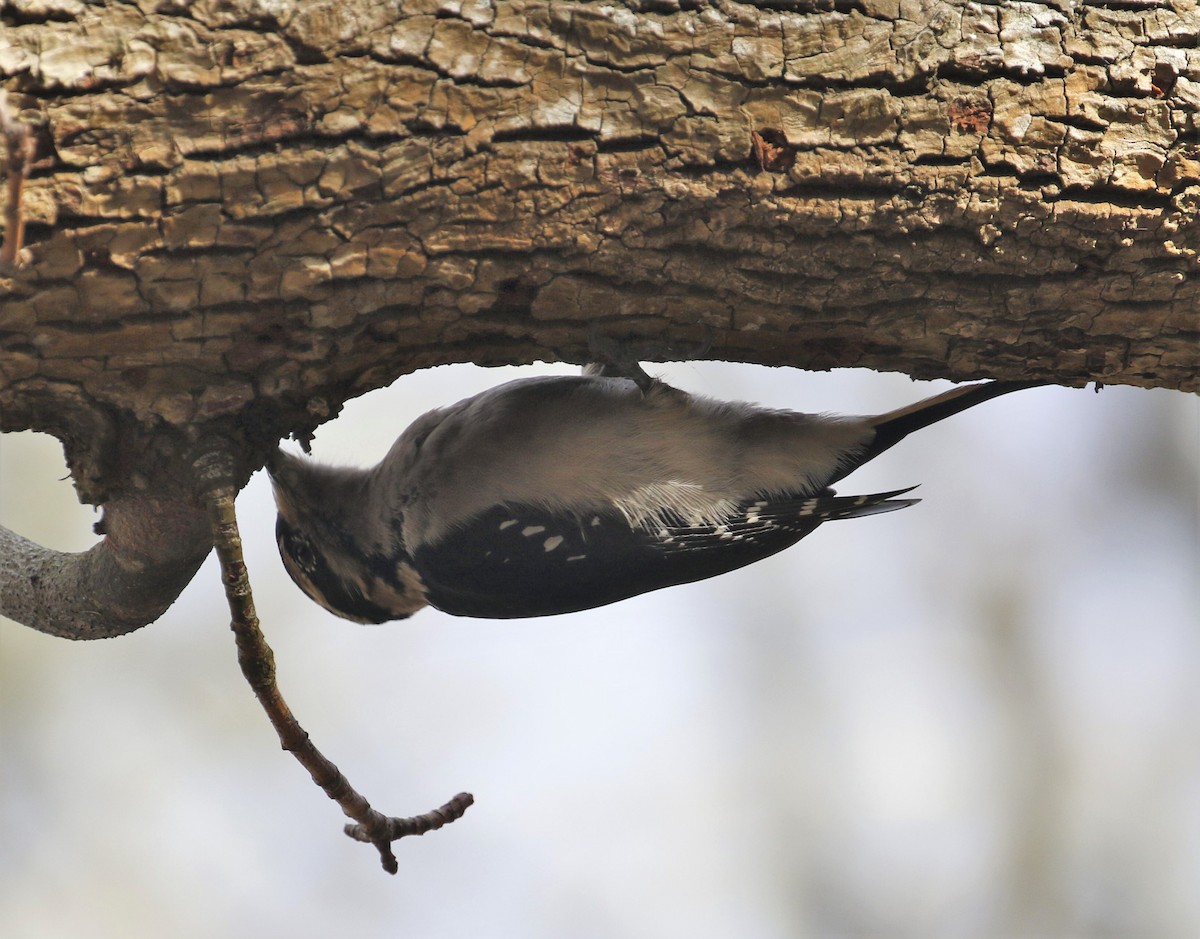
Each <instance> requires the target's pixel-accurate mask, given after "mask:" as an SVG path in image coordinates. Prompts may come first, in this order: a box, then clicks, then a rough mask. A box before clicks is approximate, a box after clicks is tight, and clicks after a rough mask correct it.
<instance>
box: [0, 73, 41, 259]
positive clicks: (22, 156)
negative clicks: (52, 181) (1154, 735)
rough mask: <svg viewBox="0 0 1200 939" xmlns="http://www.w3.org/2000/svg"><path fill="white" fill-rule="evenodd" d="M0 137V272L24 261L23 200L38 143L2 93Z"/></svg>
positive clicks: (0, 97)
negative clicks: (0, 236)
mask: <svg viewBox="0 0 1200 939" xmlns="http://www.w3.org/2000/svg"><path fill="white" fill-rule="evenodd" d="M0 135H3V137H4V148H5V152H6V159H5V161H4V169H5V176H6V177H7V180H6V184H5V186H6V190H7V191H6V193H5V200H4V241H3V242H2V243H0V270H4V269H7V268H10V267H14V266H15V265H17V264H18V263H20V260H21V248H22V247H23V245H24V242H25V213H24V210H23V208H22V205H21V200H22V197H23V194H24V190H25V179H26V178H27V176H28V175H29V164H30V163H32V162H33V155H34V150H35V149H36V147H37V142H36V141H35V140H34V139H33V134H31V133H30V131H29V125H28V124H24V123H22V122H21V121H18V120H17V119H16V117H14V116H13V114H12V113H11V112H10V111H9V107H8V95H7V94H6V93H5V92H4V91H2V90H0Z"/></svg>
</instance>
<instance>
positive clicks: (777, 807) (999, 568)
mask: <svg viewBox="0 0 1200 939" xmlns="http://www.w3.org/2000/svg"><path fill="white" fill-rule="evenodd" d="M569 371H572V369H569V368H567V367H564V366H555V367H545V368H536V369H535V368H526V369H488V370H484V369H479V368H474V367H470V366H455V367H450V368H442V369H434V370H431V371H427V372H423V373H421V374H417V375H412V376H408V377H405V378H403V379H401V380H400V381H399V382H397V383H396V384H395V385H394V386H393V387H391V388H389V389H386V390H383V391H378V392H375V393H373V394H370V395H367V396H365V397H363V398H361V399H359V400H356V401H354V402H351V404H350V405H349V406H347V408H346V409H345V411H344V412H343V414H342V415H341V417H339V418H338V420H336V421H335V422H333V423H331V424H328V425H326V426H325V427H323V428H322V429H321V430H320V431H319V433H318V436H317V439H316V441H315V444H314V453H315V454H316V456H317V457H318V458H321V459H324V460H325V461H327V462H341V463H356V464H360V465H367V464H370V463H373V462H375V461H376V460H378V459H379V458H380V457H381V456H382V455H383V454H384V452H385V451H386V450H387V448H388V447H389V446H390V444H391V442H392V440H393V439H394V438H395V437H396V435H397V434H398V433H399V432H400V431H401V430H402V429H403V428H404V427H405V426H406V425H407V424H408V423H409V421H411V420H412V419H413V418H414V417H416V416H417V415H418V414H420V413H422V412H424V411H425V410H428V409H429V408H431V407H435V406H438V405H442V404H447V403H450V402H452V401H455V400H457V399H459V398H462V397H465V396H467V395H469V394H473V393H475V392H476V391H480V390H482V389H484V388H486V387H489V386H491V385H494V384H497V383H499V382H500V381H503V380H506V379H508V378H511V377H515V376H518V375H529V374H536V373H543V372H569ZM651 371H652V372H654V373H656V374H660V375H662V376H663V377H665V378H667V379H668V380H669V381H671V382H673V383H675V384H677V385H679V386H681V387H683V388H686V389H687V390H689V391H693V392H699V393H705V394H710V395H714V396H717V397H724V398H741V399H746V400H752V401H757V402H760V403H762V404H766V405H770V406H775V407H790V408H794V409H797V410H804V411H838V412H842V413H875V412H879V411H885V410H889V409H891V408H894V407H897V406H900V405H904V404H907V403H910V402H912V401H915V400H917V399H919V398H921V397H924V396H926V395H929V394H933V393H935V392H937V391H940V390H942V389H943V388H944V387H946V384H945V383H914V382H911V381H910V380H908V379H907V378H905V377H903V376H897V375H879V374H875V373H870V372H857V371H847V372H835V373H832V374H811V373H805V372H800V371H795V370H788V369H762V368H754V367H748V366H734V365H722V364H719V363H693V364H685V365H678V366H656V367H654V368H652V369H651ZM65 476H66V471H65V469H64V468H63V461H62V453H61V448H60V447H59V445H58V443H57V441H55V440H53V439H52V438H49V437H43V436H37V435H31V434H16V435H6V436H3V437H0V522H2V523H3V524H5V525H7V526H8V527H10V528H13V529H15V530H17V531H19V532H20V533H22V534H24V535H26V536H28V537H31V538H34V539H35V540H38V541H40V542H42V543H43V544H47V545H50V546H52V547H55V548H59V549H63V550H82V549H85V548H87V547H88V546H89V545H90V544H91V543H93V541H94V540H95V539H94V536H93V535H92V534H91V525H92V523H93V521H95V518H96V516H95V515H94V514H93V512H92V510H91V509H90V508H85V507H80V506H79V505H78V504H77V502H76V500H75V496H74V491H73V489H72V487H71V484H70V482H69V480H66V479H65ZM915 483H920V484H921V488H920V490H919V491H918V493H917V495H919V496H921V497H922V498H923V499H924V501H923V502H922V503H921V504H920V505H919V506H917V507H915V508H912V509H908V510H906V511H903V512H897V513H892V514H889V515H884V516H878V517H874V518H863V519H855V520H849V521H843V522H833V523H830V524H828V525H826V526H824V527H822V528H821V529H820V531H818V532H817V533H816V534H814V535H812V536H811V537H810V538H809V539H807V540H805V541H802V542H801V543H800V544H799V545H797V546H796V547H794V548H792V549H790V550H788V551H786V552H784V553H782V554H779V555H777V556H775V557H774V558H771V559H769V560H767V561H764V562H762V563H760V564H758V565H755V566H752V567H750V568H747V569H745V570H742V571H738V572H735V573H733V574H729V575H726V576H724V577H721V578H718V579H715V580H710V581H705V582H702V583H699V584H693V585H690V586H687V587H679V588H674V589H671V590H666V591H660V592H658V593H653V594H649V595H646V596H643V597H639V598H635V599H633V600H629V601H626V602H624V603H620V604H616V605H613V606H610V607H606V608H604V609H600V610H596V611H592V612H590V613H585V614H577V615H574V616H571V617H565V618H547V619H538V620H527V621H507V622H489V621H482V620H467V619H454V618H451V617H447V616H444V615H442V614H440V613H438V612H437V611H434V610H426V611H423V612H422V613H420V614H418V615H417V616H416V617H414V618H413V619H411V620H409V621H407V622H403V623H396V624H391V625H385V626H374V627H367V626H358V625H355V624H352V623H349V622H345V621H342V620H338V619H336V618H334V617H332V616H331V615H329V614H327V613H326V612H325V611H324V610H322V609H320V608H319V607H317V606H316V605H314V604H313V603H311V602H310V601H308V600H307V599H306V598H305V597H304V596H303V595H302V594H301V593H300V592H299V591H298V590H297V589H296V588H295V587H294V586H293V585H292V584H291V582H290V581H289V580H288V579H287V575H286V574H285V573H284V571H283V569H282V566H281V564H280V561H279V558H278V555H277V553H276V550H275V545H274V541H273V530H274V510H273V507H272V501H271V494H270V487H269V484H268V482H267V480H266V479H265V478H264V477H263V475H262V474H259V475H257V476H256V477H255V478H254V479H253V480H252V481H251V483H250V486H249V487H248V488H247V489H246V490H245V491H244V492H243V493H242V495H241V497H240V498H239V501H238V514H239V519H240V522H241V527H242V534H243V537H244V539H245V542H246V550H247V560H248V564H249V567H250V573H251V578H252V580H253V584H254V588H255V593H256V600H257V606H258V611H259V615H260V616H261V618H262V623H263V628H264V630H265V631H266V633H267V636H268V639H269V640H270V641H271V642H272V644H273V645H274V648H275V652H276V656H277V660H278V665H279V676H280V682H281V687H282V690H283V692H284V694H285V696H286V697H287V698H288V700H289V702H290V704H291V706H292V708H293V709H294V711H295V712H296V714H297V715H298V717H299V718H300V720H301V722H302V723H303V724H304V725H305V726H306V728H307V729H308V731H309V732H310V734H311V735H312V736H313V738H314V740H315V741H316V742H317V744H318V746H319V747H321V748H322V749H323V751H324V752H325V753H326V755H328V756H329V757H330V758H331V759H333V760H334V762H336V763H337V764H338V765H339V766H340V767H341V769H342V770H343V771H344V772H345V773H346V774H347V775H348V776H349V777H350V779H351V780H352V781H353V782H354V784H355V785H356V786H357V787H358V788H359V790H360V791H361V792H363V793H364V794H365V795H366V796H367V797H368V798H369V799H370V800H371V801H372V802H373V804H374V805H375V806H376V807H377V808H379V809H380V810H382V811H384V812H387V813H389V814H398V815H407V814H412V813H416V812H423V811H425V810H427V809H429V808H432V807H433V806H435V805H439V804H441V803H442V802H443V801H445V800H446V799H447V798H449V797H450V796H451V795H453V794H454V793H456V792H458V791H459V790H462V789H466V790H469V791H471V792H473V793H474V794H475V796H476V799H477V802H476V805H475V806H474V807H473V808H472V809H471V810H470V811H469V812H468V813H467V815H466V816H465V817H464V818H463V819H462V820H461V821H459V822H457V823H456V824H454V825H452V826H451V827H449V828H446V829H443V830H442V831H440V832H436V833H433V834H430V835H427V836H425V837H424V838H419V839H406V840H404V841H401V842H399V843H398V844H397V856H398V858H399V861H400V873H399V875H398V876H396V877H389V876H387V875H386V874H384V873H383V872H382V870H381V869H380V867H379V862H378V858H377V855H376V853H375V852H374V850H373V849H371V848H369V847H366V846H363V845H359V844H357V843H353V842H351V841H349V840H348V839H347V838H345V837H344V836H343V835H342V834H341V827H342V824H343V822H344V819H343V817H342V816H341V813H340V811H339V810H338V809H337V807H336V806H335V805H334V804H332V803H331V802H329V801H328V800H327V799H326V798H325V796H324V795H323V794H322V793H321V792H320V791H319V790H318V789H317V788H316V787H315V786H314V785H313V784H312V782H311V781H310V780H309V778H308V776H307V774H306V773H305V772H304V771H303V770H302V769H301V768H300V767H299V765H298V764H296V763H295V762H294V761H293V760H292V758H291V757H290V756H288V755H287V754H285V753H283V752H282V751H281V750H280V749H279V746H278V742H277V739H276V738H275V736H274V732H273V731H272V730H271V728H270V726H269V724H268V723H267V720H266V718H265V716H264V715H263V714H262V713H261V712H260V710H259V708H258V705H257V704H256V702H255V701H254V699H253V696H252V694H251V692H250V691H249V689H248V688H247V686H246V685H245V683H244V682H243V680H242V678H241V676H240V673H239V672H238V668H237V664H236V658H235V650H234V645H233V638H232V636H231V634H230V633H229V630H228V612H227V609H226V607H225V603H224V598H223V596H222V592H221V587H220V583H219V579H218V573H217V569H216V566H215V563H214V561H213V559H212V558H211V557H210V558H209V561H208V562H207V563H206V564H205V566H204V568H203V569H202V570H201V571H200V573H199V575H198V576H197V577H196V579H195V581H194V582H193V583H192V585H191V586H190V587H189V588H188V590H187V591H186V592H185V593H184V595H183V596H182V597H181V598H180V600H179V601H178V602H177V603H176V604H175V606H174V607H173V608H172V609H171V610H170V611H169V612H168V613H167V614H166V615H165V616H164V617H163V618H162V619H161V620H160V621H159V622H158V623H157V624H155V625H153V626H150V627H147V628H145V629H143V630H140V631H138V632H136V633H133V634H131V635H129V636H125V637H122V638H119V639H109V640H102V641H97V642H92V643H71V642H68V641H65V640H61V639H55V638H51V637H48V636H44V635H40V634H37V633H34V632H32V631H30V630H28V629H25V628H23V627H20V626H17V625H15V624H13V623H11V622H7V621H0V935H3V936H5V937H7V939H25V937H42V936H54V937H60V936H77V937H118V936H119V937H134V936H171V937H177V939H188V937H211V936H245V935H256V936H260V937H277V936H278V937H284V936H289V937H290V936H303V935H317V934H324V933H330V934H332V933H335V932H336V934H339V935H349V936H355V937H374V936H381V937H382V936H414V937H429V939H437V937H463V936H514V937H522V939H537V937H563V936H569V937H572V939H588V937H596V939H609V937H620V939H641V937H647V939H649V937H654V939H657V937H674V936H687V937H690V939H703V937H714V939H715V937H728V936H732V935H737V936H741V937H749V939H785V937H786V939H794V937H807V936H813V937H825V936H830V937H836V936H850V935H858V936H861V935H868V934H869V935H877V936H900V937H904V936H913V937H918V936H920V937H929V936H963V937H992V936H994V937H1010V936H1030V937H1039V936H1046V937H1050V936H1053V937H1071V936H1079V937H1092V936H1100V935H1105V936H1135V935H1136V936H1155V937H1174V936H1180V937H1183V936H1195V935H1197V934H1200V890H1197V884H1200V399H1198V398H1197V397H1196V396H1191V395H1184V394H1179V393H1172V392H1166V391H1143V390H1137V389H1129V388H1119V387H1113V388H1106V389H1105V390H1104V392H1103V393H1102V394H1100V395H1096V394H1093V392H1092V391H1091V390H1090V389H1089V390H1086V391H1082V390H1071V389H1065V388H1039V389H1033V390H1029V391H1023V392H1020V393H1018V394H1015V395H1011V396H1009V397H1006V398H1003V399H1000V400H997V401H993V402H989V403H987V404H984V405H982V406H980V407H979V408H977V409H976V410H974V411H972V412H968V413H967V414H964V415H961V416H959V417H956V418H953V419H951V420H949V421H947V422H945V423H943V424H940V425H937V426H935V427H933V428H930V429H927V430H925V431H922V432H921V433H919V434H917V435H916V436H915V437H913V438H911V439H910V440H908V441H906V442H905V443H903V444H902V445H900V446H899V447H897V448H896V449H894V450H891V451H889V452H888V453H887V454H885V455H884V456H883V457H881V458H880V459H879V460H877V461H875V462H874V463H872V464H870V465H869V466H867V467H865V468H864V469H862V470H860V471H858V472H856V473H855V474H854V475H853V476H851V477H850V478H849V479H847V480H844V481H843V482H842V483H841V484H840V485H839V487H838V488H839V489H840V490H841V492H842V493H844V494H851V493H861V492H874V491H879V490H885V489H895V488H899V487H902V486H908V485H912V484H915Z"/></svg>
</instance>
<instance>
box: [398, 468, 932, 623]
mask: <svg viewBox="0 0 1200 939" xmlns="http://www.w3.org/2000/svg"><path fill="white" fill-rule="evenodd" d="M909 491H910V490H908V489H902V490H897V491H895V492H887V493H876V494H874V495H869V496H846V497H843V496H836V495H834V494H833V493H832V492H826V493H822V494H821V495H818V496H797V497H783V498H778V497H776V498H761V499H754V500H748V501H746V502H745V503H743V504H741V505H739V506H738V507H737V509H736V510H735V511H734V512H733V513H731V514H730V515H729V516H728V517H727V518H726V519H725V520H724V521H723V522H721V523H720V524H706V525H688V524H686V523H684V522H682V521H680V522H679V523H678V524H672V522H671V519H670V518H668V519H667V520H666V521H665V522H663V523H662V524H656V525H653V526H649V527H643V526H639V525H634V524H631V523H630V522H629V520H628V519H627V517H626V516H625V515H623V514H622V513H621V512H620V511H619V510H618V509H616V508H612V509H609V510H605V511H598V512H594V513H586V514H583V515H574V514H571V515H567V514H560V513H556V512H551V511H548V510H546V509H544V508H539V507H536V506H530V505H520V506H506V505H501V506H494V507H492V508H491V509H488V510H486V511H484V512H481V513H479V514H477V515H475V516H473V517H472V518H471V519H469V520H468V521H467V522H466V523H463V524H459V525H457V526H455V528H454V529H453V530H452V531H450V532H448V533H447V534H446V535H445V536H444V537H443V538H441V539H439V540H438V541H437V542H435V543H433V544H427V545H422V546H421V547H419V548H418V549H417V550H416V552H415V553H414V555H413V563H414V566H415V567H416V569H417V571H418V572H419V573H420V575H421V578H422V580H423V582H424V584H425V588H426V590H427V591H428V599H429V602H430V603H431V604H432V605H433V606H435V607H437V608H438V609H441V610H444V611H445V612H447V613H453V614H456V615H459V616H482V617H488V618H497V619H505V618H512V617H525V616H547V615H550V614H555V613H572V612H576V611H578V610H585V609H591V608H592V607H597V606H603V605H604V604H607V603H613V602H615V601H617V600H624V599H626V598H627V597H632V596H636V595H637V594H640V593H646V592H647V591H650V590H657V589H659V588H661V587H669V586H672V585H674V584H684V583H690V582H692V581H696V580H702V579H704V578H707V577H713V576H716V575H717V574H723V573H725V572H726V571H731V570H735V569H737V568H739V567H744V566H745V565H747V564H751V563H753V562H754V561H758V560H760V559H762V558H765V557H768V556H769V555H772V554H775V553H776V552H778V551H782V550H783V549H784V548H787V547H789V546H790V545H793V544H795V543H796V542H797V541H799V540H800V539H801V538H803V537H804V536H805V535H807V534H809V533H810V532H812V531H813V530H814V529H816V528H817V527H818V526H819V525H820V524H821V523H822V522H825V521H828V520H830V519H836V518H853V517H856V516H859V515H873V514H876V513H879V512H890V511H893V510H895V509H901V508H904V507H905V506H909V505H912V504H914V503H915V502H916V501H918V500H916V499H896V498H895V497H896V496H900V495H903V494H905V493H906V492H909Z"/></svg>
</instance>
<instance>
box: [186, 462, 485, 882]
mask: <svg viewBox="0 0 1200 939" xmlns="http://www.w3.org/2000/svg"><path fill="white" fill-rule="evenodd" d="M194 465H195V469H196V474H197V479H198V481H199V484H200V491H201V493H202V495H203V496H204V500H205V505H206V507H207V509H208V518H209V523H210V525H211V526H212V537H213V544H214V545H215V547H216V550H217V557H218V558H219V559H220V562H221V579H222V581H223V582H224V584H225V596H226V598H227V599H228V601H229V612H230V615H231V622H230V628H231V629H232V630H233V633H234V637H235V639H236V642H237V650H238V664H239V665H240V666H241V668H242V674H243V675H245V676H246V681H247V682H249V684H250V687H251V688H252V689H253V691H254V695H255V697H257V698H258V702H259V704H260V705H262V708H263V710H264V711H266V713H267V717H268V718H270V721H271V724H272V726H274V728H275V732H276V733H278V734H279V741H280V743H281V744H282V745H283V749H285V750H287V751H288V752H289V753H291V754H292V756H294V757H295V758H296V759H297V760H298V761H299V762H300V765H301V766H303V767H304V768H305V769H306V770H308V772H309V775H311V776H312V778H313V782H315V783H316V784H317V785H318V786H320V787H321V788H322V789H324V790H325V794H326V795H328V796H329V798H331V799H333V800H334V801H335V802H337V804H338V805H340V806H341V808H342V811H343V812H345V813H346V815H347V816H348V817H349V818H351V819H353V820H354V821H355V822H356V823H357V824H355V825H347V826H346V834H348V835H350V836H351V837H352V838H354V839H355V840H357V841H365V842H367V843H369V844H373V845H375V848H376V849H377V850H378V851H379V856H380V859H381V860H382V862H383V869H384V870H385V871H387V872H388V873H389V874H394V873H396V871H397V870H398V865H397V863H396V855H395V853H394V852H393V851H392V842H393V841H396V840H398V839H400V838H404V837H406V836H408V835H423V834H425V832H427V831H433V830H434V829H437V828H441V827H442V826H443V825H447V824H449V823H450V822H452V821H454V820H455V819H458V818H460V817H462V814H463V813H464V812H465V811H466V810H467V807H468V806H469V805H471V803H472V802H473V801H474V798H473V797H472V796H471V795H470V794H469V793H465V792H463V793H459V794H458V795H457V796H455V797H454V798H453V799H451V800H450V801H449V802H447V803H446V804H445V805H443V806H442V807H441V808H440V809H434V810H433V811H431V812H426V813H425V814H423V815H415V816H413V817H411V818H389V817H388V816H386V815H384V814H382V813H381V812H377V811H376V810H375V809H373V808H371V804H370V803H369V802H368V801H367V800H366V799H365V798H364V797H363V796H362V795H360V794H359V793H358V791H357V790H355V788H354V787H353V786H352V785H351V784H350V781H349V780H348V779H346V777H345V776H343V775H342V773H341V771H340V770H338V768H337V767H336V766H335V765H334V764H333V763H332V762H330V761H329V760H328V759H327V758H326V757H325V756H324V755H323V754H322V753H321V751H320V750H318V749H317V748H316V746H315V745H314V744H313V742H312V741H311V740H310V739H309V736H308V733H307V732H306V731H305V730H304V728H303V727H302V726H300V722H299V721H297V720H296V718H295V716H294V715H293V714H292V711H291V708H289V707H288V705H287V702H286V701H284V699H283V695H282V694H281V693H280V691H279V686H278V684H277V683H276V681H275V654H274V652H272V651H271V647H270V646H269V645H268V644H267V640H266V637H265V636H263V633H262V630H261V629H260V628H259V623H258V616H257V614H256V613H255V611H254V597H253V595H252V593H251V591H250V578H249V576H248V574H247V572H246V562H245V559H244V558H243V557H242V539H241V535H240V534H239V533H238V527H237V516H236V514H235V512H234V506H233V500H234V492H235V490H234V487H233V484H232V481H231V480H232V465H231V461H230V459H229V456H228V454H226V453H223V452H219V451H211V452H208V453H205V454H204V455H202V456H201V457H200V458H199V459H197V460H196V461H195V464H194Z"/></svg>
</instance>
